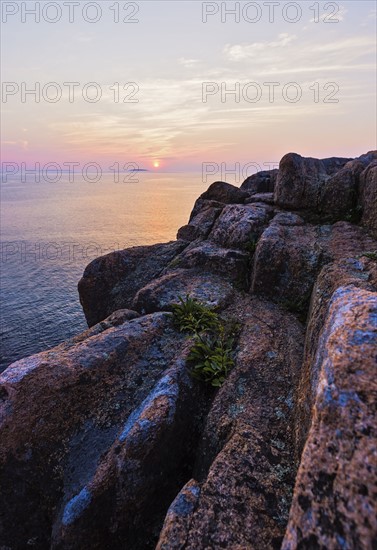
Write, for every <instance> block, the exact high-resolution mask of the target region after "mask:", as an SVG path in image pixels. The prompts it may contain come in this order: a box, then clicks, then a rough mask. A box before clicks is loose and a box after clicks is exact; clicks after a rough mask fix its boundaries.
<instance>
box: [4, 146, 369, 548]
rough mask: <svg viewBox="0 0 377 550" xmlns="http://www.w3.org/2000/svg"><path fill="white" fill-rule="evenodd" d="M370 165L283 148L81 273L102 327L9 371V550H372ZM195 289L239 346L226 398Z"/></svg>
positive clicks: (91, 311) (85, 297)
mask: <svg viewBox="0 0 377 550" xmlns="http://www.w3.org/2000/svg"><path fill="white" fill-rule="evenodd" d="M376 158H377V153H376V152H375V151H370V152H368V153H366V154H365V155H361V156H360V157H358V158H356V159H349V158H336V157H333V158H328V159H313V158H305V157H302V156H300V155H298V154H296V153H289V154H288V155H285V156H284V157H283V159H282V160H281V163H280V166H279V170H271V171H263V172H260V173H258V174H255V175H253V176H251V177H250V178H248V179H247V180H246V181H245V182H244V183H243V185H242V188H241V189H239V188H237V187H234V186H232V185H230V184H228V183H226V182H215V183H213V184H212V185H211V186H210V187H209V189H208V191H206V192H205V193H203V194H202V195H201V196H200V197H199V198H198V199H197V201H196V202H195V205H194V208H193V211H192V213H191V216H190V219H189V221H188V224H187V225H185V226H183V227H182V228H181V229H180V230H179V231H178V239H177V241H174V242H170V243H166V244H156V245H152V246H141V247H134V248H130V249H127V250H122V251H118V252H114V253H111V254H108V255H106V256H103V257H101V258H97V259H96V260H94V261H93V262H91V264H89V265H88V267H87V268H86V269H85V272H84V274H83V277H82V279H81V280H80V282H79V294H80V301H81V304H82V307H83V310H84V313H85V316H86V319H87V321H88V326H89V328H88V329H87V330H86V331H85V332H83V333H82V334H79V335H77V336H75V337H73V338H70V339H69V340H67V341H66V342H64V343H63V344H61V345H60V346H57V347H56V348H53V349H51V350H48V351H46V352H43V353H40V354H38V355H35V356H32V357H28V358H25V359H23V360H21V361H18V362H16V363H14V364H12V365H11V366H9V367H8V368H7V369H6V370H5V371H4V372H3V373H2V374H1V375H0V441H1V445H0V483H1V490H0V549H1V550H23V549H24V548H36V549H38V550H39V549H40V550H45V549H46V550H48V549H59V550H60V549H61V550H67V549H71V550H87V549H88V548H90V549H92V548H93V549H98V550H102V549H104V548H111V549H112V550H118V549H119V550H124V549H125V548H126V549H127V550H144V549H152V548H156V547H157V549H158V550H178V549H182V550H183V549H186V550H188V549H190V550H194V549H195V550H209V549H212V548H216V549H217V548H228V549H230V550H260V549H264V548H266V550H267V549H268V550H269V549H271V550H275V549H276V550H277V549H280V548H282V549H284V550H360V549H361V550H371V549H373V548H375V547H376V544H377V522H376V518H377V494H376V479H377V433H376V410H377V386H376V380H377V240H376V239H377V225H376V223H377V222H376V220H377V210H376V205H377V182H376V173H377V172H376V170H377V166H376ZM114 231H115V229H114ZM186 296H189V297H191V298H193V299H195V300H197V301H199V302H201V303H202V305H203V306H205V307H206V308H208V307H209V308H211V309H213V310H215V311H216V313H217V315H219V316H220V317H221V319H222V322H223V323H224V324H225V326H226V327H227V328H228V329H229V330H230V331H231V333H232V335H233V336H232V340H231V341H230V340H229V341H228V340H227V341H226V346H227V347H228V354H230V356H231V358H232V360H233V364H232V368H229V373H228V376H227V377H226V378H225V380H224V383H223V384H222V386H221V387H220V388H215V387H213V386H211V385H209V384H206V383H204V382H202V381H200V380H197V379H195V378H194V377H192V376H191V370H192V368H193V365H192V357H191V353H192V350H193V349H194V346H196V347H197V344H198V338H199V336H198V335H197V336H196V337H194V336H193V334H192V333H189V332H187V331H186V332H185V331H184V329H182V327H179V326H177V324H176V322H174V318H173V317H172V313H171V312H172V310H174V305H175V304H177V303H179V300H180V298H183V299H185V298H186ZM224 330H225V329H224ZM206 336H207V337H208V334H207V335H203V334H201V338H202V337H204V338H205V337H206ZM203 342H204V341H203V340H202V344H203ZM205 342H207V345H209V344H208V342H210V341H209V340H205ZM216 342H217V343H216ZM212 345H216V346H217V351H216V353H217V355H216V357H217V359H213V357H212V356H211V357H212V358H211V359H209V358H208V357H209V356H208V353H207V352H206V353H207V355H206V361H207V362H206V363H205V366H206V368H208V365H209V364H210V365H211V366H212V368H213V365H214V364H215V363H216V361H219V353H220V352H219V348H218V346H219V343H218V341H216V340H215V344H213V343H212ZM190 357H191V359H190ZM211 361H212V363H211Z"/></svg>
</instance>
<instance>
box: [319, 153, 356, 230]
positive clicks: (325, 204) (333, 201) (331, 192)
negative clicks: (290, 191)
mask: <svg viewBox="0 0 377 550" xmlns="http://www.w3.org/2000/svg"><path fill="white" fill-rule="evenodd" d="M364 168H365V166H364V164H363V163H362V162H360V161H359V160H352V161H350V162H348V163H347V164H346V165H345V166H344V167H343V168H341V169H340V170H339V171H338V172H336V173H335V174H334V175H333V176H331V177H330V178H329V179H327V181H325V182H324V184H323V186H322V187H321V189H320V191H319V196H318V204H317V207H318V211H319V212H320V213H321V215H322V216H323V217H324V218H326V219H329V220H341V219H348V220H349V221H355V222H357V221H358V220H359V218H360V215H359V212H358V210H357V206H358V204H357V203H358V200H357V197H358V190H359V180H360V174H361V173H362V171H363V170H364Z"/></svg>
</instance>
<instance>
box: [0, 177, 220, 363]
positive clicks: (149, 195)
mask: <svg viewBox="0 0 377 550" xmlns="http://www.w3.org/2000/svg"><path fill="white" fill-rule="evenodd" d="M121 179H123V178H121ZM132 179H138V180H139V181H135V182H133V181H126V182H124V183H115V182H114V175H113V174H108V175H106V174H105V175H103V177H102V178H101V180H100V181H99V182H97V183H88V182H87V181H84V180H83V179H81V180H77V178H76V181H74V182H73V183H70V182H69V180H68V177H66V178H64V177H63V178H62V179H61V180H60V181H59V182H57V183H49V182H46V181H41V182H40V183H36V182H35V178H33V176H30V177H29V179H28V180H27V181H26V182H25V183H22V182H21V181H20V179H19V178H18V179H8V181H7V182H6V183H1V260H0V266H1V274H0V299H1V302H0V303H1V310H0V313H1V335H0V344H1V362H0V371H1V370H4V368H5V367H7V366H8V365H9V364H10V363H12V362H13V361H16V360H18V359H21V358H22V357H26V356H28V355H30V354H33V353H37V352H39V351H43V350H45V349H47V348H50V347H53V346H55V345H57V344H59V343H60V342H63V341H64V340H65V339H67V338H69V337H71V336H73V335H75V334H78V333H80V332H81V331H83V330H85V329H86V328H87V325H86V322H85V318H84V314H83V312H82V309H81V306H80V302H79V296H78V292H77V283H78V281H79V279H80V278H81V276H82V273H83V271H84V268H85V266H86V265H87V264H88V263H89V262H90V261H91V260H93V259H94V258H96V257H97V256H100V255H102V254H107V253H108V252H112V251H114V250H122V249H123V248H127V247H130V246H137V245H145V244H155V243H161V242H167V241H169V240H174V239H175V237H176V233H177V229H178V228H179V227H180V226H182V225H184V224H185V223H187V221H188V217H189V214H190V211H191V209H192V207H193V204H194V202H195V200H196V198H197V197H198V196H199V195H200V194H201V193H202V192H203V191H204V190H205V189H207V187H208V185H209V183H204V182H203V181H202V176H201V174H193V173H190V174H182V173H175V174H171V173H169V174H161V173H159V174H157V173H147V172H145V173H137V174H134V175H133V178H132Z"/></svg>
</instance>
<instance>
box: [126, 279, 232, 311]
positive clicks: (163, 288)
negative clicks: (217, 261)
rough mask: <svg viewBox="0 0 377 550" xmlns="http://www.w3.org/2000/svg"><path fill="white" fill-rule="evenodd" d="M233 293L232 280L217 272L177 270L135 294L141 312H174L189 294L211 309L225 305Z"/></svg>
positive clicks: (135, 304)
mask: <svg viewBox="0 0 377 550" xmlns="http://www.w3.org/2000/svg"><path fill="white" fill-rule="evenodd" d="M233 294H234V288H233V286H232V285H231V283H230V282H229V281H228V280H226V279H224V277H221V276H220V275H217V274H216V273H210V272H207V273H206V272H203V271H202V270H195V269H175V270H172V271H169V272H168V273H167V274H165V275H163V276H161V277H159V278H157V279H155V280H154V281H152V282H151V283H149V284H148V285H146V286H145V287H143V288H142V289H141V290H139V292H138V293H137V294H136V296H135V298H134V301H133V303H132V305H133V307H134V308H135V309H136V310H138V311H140V312H141V313H143V314H145V313H152V312H154V311H171V310H172V306H173V304H178V303H179V299H180V298H182V299H185V298H186V296H188V295H189V296H190V297H192V298H195V299H196V300H199V301H200V302H202V303H203V304H206V305H207V306H208V307H211V308H215V307H216V308H220V309H221V308H223V307H224V306H225V305H227V304H228V303H229V301H230V300H231V299H232V297H233Z"/></svg>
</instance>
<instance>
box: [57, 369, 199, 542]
mask: <svg viewBox="0 0 377 550" xmlns="http://www.w3.org/2000/svg"><path fill="white" fill-rule="evenodd" d="M200 413H201V405H200V392H199V387H198V385H197V384H195V383H194V382H193V380H192V378H191V377H190V375H189V372H188V370H187V369H186V367H185V361H184V360H183V358H182V359H180V360H179V361H177V362H176V363H175V364H173V365H172V366H171V368H169V369H168V370H167V371H165V373H164V376H163V377H162V378H161V379H160V380H159V381H158V383H157V384H156V385H155V387H154V388H153V390H152V391H151V393H150V394H149V395H148V396H147V398H146V399H145V400H144V401H143V402H142V403H141V405H140V406H139V407H138V408H137V409H136V410H134V411H133V412H132V414H131V415H130V416H129V417H128V419H127V420H126V422H125V423H124V425H123V427H122V430H121V431H120V433H119V434H118V435H117V437H116V438H115V440H114V442H113V444H112V446H111V447H110V449H109V450H108V452H107V453H106V454H104V455H103V456H102V457H101V460H100V463H99V465H98V467H97V469H96V471H95V472H94V474H92V475H91V476H87V477H88V479H87V481H86V483H85V485H84V486H83V487H82V488H81V487H80V490H79V491H77V493H76V494H75V495H74V496H73V497H72V498H71V499H70V500H69V501H68V502H66V503H64V505H63V506H62V507H61V509H60V510H59V512H58V513H57V514H56V520H55V523H54V527H53V540H52V545H51V547H52V548H55V549H58V548H61V549H64V550H67V549H72V550H73V549H75V550H76V549H82V550H84V549H87V548H114V549H115V548H119V549H121V548H125V547H126V548H154V546H155V542H156V541H155V537H156V533H158V529H159V528H160V526H161V523H162V521H163V516H164V512H165V511H166V508H167V506H168V505H169V503H170V502H171V500H172V499H173V498H174V496H175V494H176V491H177V488H178V487H179V485H180V484H182V482H183V483H184V482H185V480H186V479H187V476H188V475H189V472H190V469H191V467H192V455H193V449H195V446H196V434H195V419H196V418H197V417H198V416H199V415H200Z"/></svg>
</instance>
